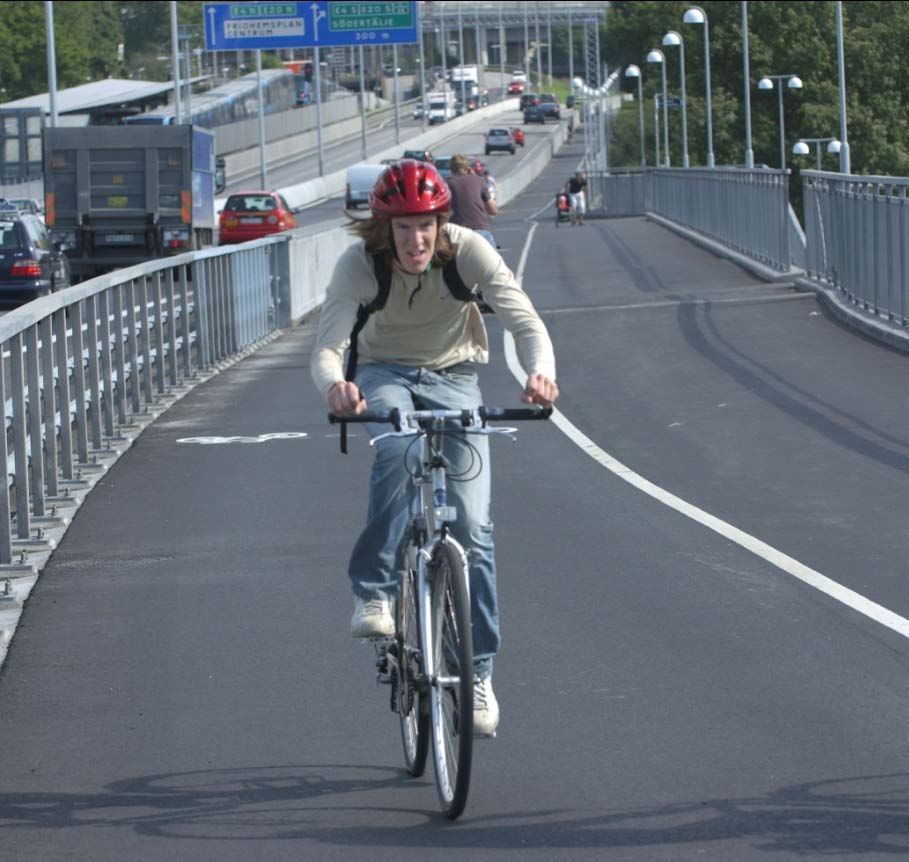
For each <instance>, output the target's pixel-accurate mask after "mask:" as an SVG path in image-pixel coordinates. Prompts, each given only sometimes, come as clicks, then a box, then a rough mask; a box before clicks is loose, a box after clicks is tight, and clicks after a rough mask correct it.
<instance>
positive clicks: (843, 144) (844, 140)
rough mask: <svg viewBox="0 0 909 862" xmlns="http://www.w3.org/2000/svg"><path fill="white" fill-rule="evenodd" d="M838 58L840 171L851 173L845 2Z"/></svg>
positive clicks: (838, 31)
mask: <svg viewBox="0 0 909 862" xmlns="http://www.w3.org/2000/svg"><path fill="white" fill-rule="evenodd" d="M836 59H837V66H838V68H839V75H838V79H839V86H838V90H839V102H840V173H841V174H851V173H852V167H851V165H850V164H849V138H848V137H847V136H846V68H845V64H844V60H843V4H842V2H840V0H837V3H836Z"/></svg>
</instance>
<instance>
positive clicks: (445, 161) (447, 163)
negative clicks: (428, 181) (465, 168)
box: [435, 156, 451, 180]
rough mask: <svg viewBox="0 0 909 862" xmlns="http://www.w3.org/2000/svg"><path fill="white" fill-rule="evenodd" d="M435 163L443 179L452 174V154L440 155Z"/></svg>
mask: <svg viewBox="0 0 909 862" xmlns="http://www.w3.org/2000/svg"><path fill="white" fill-rule="evenodd" d="M435 165H436V170H437V171H438V172H439V176H440V177H442V179H443V180H444V179H447V178H448V177H450V176H451V156H439V157H438V158H437V159H436V161H435Z"/></svg>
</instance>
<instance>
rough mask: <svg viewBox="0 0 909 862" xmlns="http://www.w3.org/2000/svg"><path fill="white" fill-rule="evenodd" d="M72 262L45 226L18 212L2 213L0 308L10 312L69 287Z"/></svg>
mask: <svg viewBox="0 0 909 862" xmlns="http://www.w3.org/2000/svg"><path fill="white" fill-rule="evenodd" d="M71 272H72V271H71V269H70V264H69V260H68V259H67V257H66V255H65V254H64V253H63V248H62V246H61V245H60V244H59V243H58V244H56V245H54V244H53V243H52V241H51V237H50V233H48V230H47V228H46V227H45V226H44V222H42V221H41V219H39V218H38V216H36V215H32V214H31V213H25V212H19V211H18V210H3V211H2V212H0V304H2V305H3V306H5V307H7V308H9V307H11V306H12V307H14V306H17V305H22V304H24V303H26V302H30V301H31V300H33V299H37V298H38V297H39V296H47V294H49V293H53V292H54V291H55V290H63V288H65V287H69V286H70V284H71V281H72V275H71Z"/></svg>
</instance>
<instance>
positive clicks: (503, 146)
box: [486, 129, 515, 156]
mask: <svg viewBox="0 0 909 862" xmlns="http://www.w3.org/2000/svg"><path fill="white" fill-rule="evenodd" d="M502 150H505V151H506V152H509V153H511V154H512V155H514V150H515V145H514V138H512V137H511V134H510V132H509V131H508V129H490V130H489V131H488V132H487V133H486V155H487V156H488V155H489V154H490V153H495V152H501V151H502Z"/></svg>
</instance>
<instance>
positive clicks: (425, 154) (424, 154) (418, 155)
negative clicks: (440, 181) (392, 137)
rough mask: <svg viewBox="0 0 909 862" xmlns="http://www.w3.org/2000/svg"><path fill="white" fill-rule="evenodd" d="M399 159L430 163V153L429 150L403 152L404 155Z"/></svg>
mask: <svg viewBox="0 0 909 862" xmlns="http://www.w3.org/2000/svg"><path fill="white" fill-rule="evenodd" d="M401 158H402V159H416V161H418V162H430V163H432V153H431V152H430V151H429V150H404V155H403V156H401Z"/></svg>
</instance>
